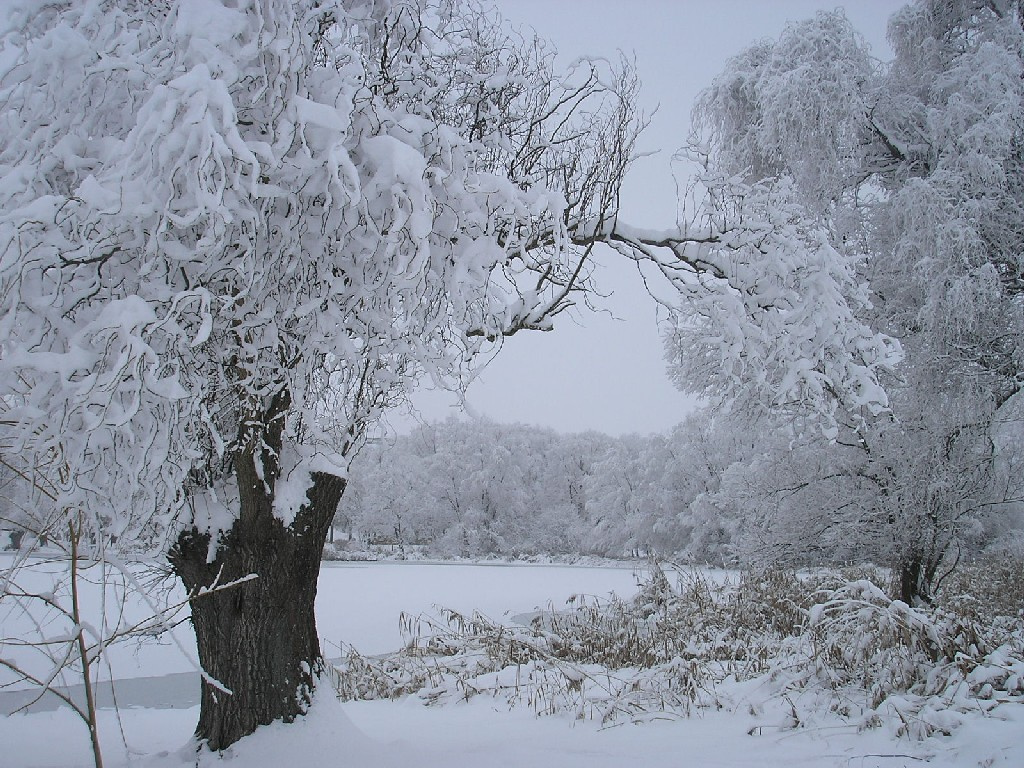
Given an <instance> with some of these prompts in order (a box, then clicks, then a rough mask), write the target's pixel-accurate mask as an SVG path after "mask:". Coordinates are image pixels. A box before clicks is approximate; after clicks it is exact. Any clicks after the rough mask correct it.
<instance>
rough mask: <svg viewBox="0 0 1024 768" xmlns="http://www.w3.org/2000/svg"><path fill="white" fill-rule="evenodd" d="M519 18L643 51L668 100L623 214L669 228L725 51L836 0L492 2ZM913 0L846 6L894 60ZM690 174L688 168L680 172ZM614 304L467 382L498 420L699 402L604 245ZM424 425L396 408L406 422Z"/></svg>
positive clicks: (660, 419) (621, 422)
mask: <svg viewBox="0 0 1024 768" xmlns="http://www.w3.org/2000/svg"><path fill="white" fill-rule="evenodd" d="M493 2H494V3H495V5H496V6H497V7H498V9H499V10H500V12H501V13H502V15H504V16H505V17H506V18H507V19H508V20H509V21H510V22H512V23H513V24H515V25H522V26H524V27H533V28H535V29H536V30H537V31H538V32H539V33H540V34H541V36H543V37H546V38H548V39H549V40H551V41H552V42H553V43H554V44H555V47H556V48H557V49H558V51H559V55H560V59H562V61H563V62H565V61H570V60H572V59H573V58H575V57H577V56H579V55H583V54H589V55H595V56H601V55H607V56H616V55H617V53H616V52H617V51H618V50H622V51H624V52H626V53H627V54H630V55H633V54H635V56H636V65H637V69H638V72H639V75H640V79H641V81H642V83H643V87H642V91H641V104H640V108H641V110H642V111H644V112H647V113H651V112H653V111H654V109H655V107H657V112H656V114H655V115H654V117H653V118H652V120H651V124H650V126H649V127H648V129H647V130H646V131H645V132H644V134H643V135H642V136H641V139H640V145H639V149H640V151H641V152H656V153H657V154H654V155H653V156H649V157H644V158H642V159H640V160H638V161H637V162H636V164H635V166H634V168H633V170H632V171H631V172H630V175H629V176H628V177H627V180H626V184H625V187H624V189H623V195H622V214H621V218H622V219H623V220H624V221H626V222H628V223H630V224H633V225H635V226H642V227H657V228H668V227H670V226H672V225H673V224H674V222H675V220H676V204H677V195H676V181H675V180H674V178H673V175H672V169H671V167H670V158H671V156H672V154H673V152H675V150H677V149H678V148H679V147H680V146H682V144H683V142H684V140H685V138H686V135H687V133H688V132H689V124H690V122H689V120H690V118H689V115H690V107H691V105H692V104H693V101H694V98H695V97H696V95H697V93H698V92H699V91H700V90H701V89H702V88H704V87H705V86H707V85H708V84H709V83H710V82H711V80H712V78H713V77H714V76H715V75H716V74H717V73H718V72H720V71H721V70H722V68H723V66H724V64H725V62H726V60H727V59H728V58H729V57H731V56H733V55H735V54H736V53H738V52H739V51H740V50H742V49H743V48H745V47H747V46H749V45H750V44H751V43H753V42H754V41H756V40H759V39H762V38H765V37H768V38H775V37H777V36H778V34H779V33H780V32H781V31H782V29H783V27H784V26H785V25H786V23H787V22H789V21H796V20H800V19H804V18H808V17H810V16H813V15H814V13H815V12H816V11H818V10H832V9H834V8H836V7H838V6H840V5H843V4H842V3H838V2H835V0H832V1H831V2H829V1H828V0H825V1H824V2H822V1H820V0H818V1H816V0H493ZM902 5H903V3H902V2H895V1H894V0H859V2H850V3H848V4H846V5H845V7H846V12H847V16H848V17H849V18H850V20H851V22H852V23H853V25H854V27H855V28H856V29H858V30H859V31H860V32H861V34H862V35H864V37H865V39H866V40H867V41H868V43H869V44H870V45H871V49H872V53H873V54H874V55H875V56H876V57H878V58H880V59H883V60H884V59H888V58H889V57H890V51H889V48H888V45H887V43H886V39H885V30H886V22H887V20H888V18H889V16H890V15H891V14H892V13H893V12H894V11H895V10H896V9H897V8H899V7H900V6H902ZM681 181H683V182H685V179H683V180H681ZM599 260H600V261H601V262H603V263H604V265H605V267H604V269H603V270H602V272H601V273H600V274H599V278H598V281H599V287H600V288H601V290H602V291H603V292H606V293H607V292H614V293H613V295H612V296H611V297H610V298H609V299H607V300H605V301H604V302H603V306H604V307H606V308H607V310H608V311H609V312H611V313H613V314H614V316H615V317H614V318H613V317H611V316H609V315H608V314H607V313H605V314H594V313H590V312H587V311H584V310H581V311H579V312H577V313H576V314H575V316H574V317H566V316H564V315H563V316H561V317H560V318H559V319H558V322H557V323H556V329H555V331H553V332H551V333H533V334H519V335H517V336H515V337H514V338H512V339H508V340H507V341H506V342H505V344H504V346H503V348H502V350H501V351H500V353H499V354H498V355H497V356H496V357H495V358H494V359H493V360H492V361H491V362H490V363H489V364H488V366H487V367H486V368H485V370H484V371H483V373H482V374H481V376H480V378H479V379H478V380H477V381H475V382H474V383H473V384H472V385H471V386H470V388H469V391H468V396H467V402H468V405H469V406H470V409H471V412H472V413H475V414H479V415H483V416H487V417H488V418H491V419H493V420H496V421H503V422H521V423H529V424H538V425H541V426H546V427H552V428H554V429H557V430H559V431H563V432H579V431H584V430H590V429H593V430H598V431H601V432H607V433H609V434H613V435H620V434H625V433H629V432H638V433H649V432H662V431H665V430H668V429H670V428H671V427H672V426H673V425H674V424H676V423H678V422H679V421H681V420H682V419H683V418H684V417H685V415H686V414H687V413H688V412H689V411H690V410H691V409H692V407H693V401H692V400H690V399H688V398H687V397H686V396H685V395H683V394H682V393H680V392H679V391H677V390H675V389H674V388H673V387H672V385H671V384H670V383H669V381H668V379H667V377H666V375H665V367H664V361H663V358H662V345H661V336H660V333H659V330H658V313H657V311H656V308H655V304H654V303H653V302H652V301H651V299H650V297H648V296H647V295H646V293H645V292H644V289H643V286H642V283H641V282H640V280H639V278H638V277H637V275H636V273H635V267H628V266H626V265H624V264H621V263H620V262H619V261H617V260H616V259H615V255H614V254H612V253H610V252H608V251H604V250H603V251H602V252H601V253H600V254H599ZM414 402H415V404H416V406H417V408H418V410H419V411H420V413H421V415H422V418H424V419H426V420H428V421H432V420H439V419H444V418H446V417H447V416H448V415H450V414H453V413H458V412H459V411H458V408H457V407H456V405H455V399H454V398H453V397H452V396H450V395H442V394H439V393H431V392H426V391H422V390H421V392H420V393H418V394H417V395H416V396H415V398H414ZM411 423H413V422H412V421H411V420H410V419H409V418H406V417H402V416H396V417H395V418H393V419H392V424H393V425H394V427H395V428H396V429H399V430H403V429H406V428H408V426H409V425H410V424H411Z"/></svg>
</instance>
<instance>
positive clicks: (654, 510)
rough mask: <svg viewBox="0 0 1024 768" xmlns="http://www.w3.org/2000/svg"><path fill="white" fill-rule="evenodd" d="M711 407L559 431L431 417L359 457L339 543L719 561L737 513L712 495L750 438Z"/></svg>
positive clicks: (349, 549)
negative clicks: (671, 421)
mask: <svg viewBox="0 0 1024 768" xmlns="http://www.w3.org/2000/svg"><path fill="white" fill-rule="evenodd" d="M714 424H715V422H714V419H712V418H711V417H710V415H709V414H707V413H704V412H702V413H699V414H695V415H694V416H693V417H691V418H690V419H689V420H687V421H686V422H684V423H683V424H680V425H679V426H678V427H676V428H675V429H673V430H672V431H671V432H670V433H669V434H667V435H647V436H639V435H627V436H623V437H619V438H613V437H610V436H608V435H601V434H597V433H583V434H573V435H560V434H557V433H555V432H552V431H550V430H545V429H539V428H536V427H530V426H526V425H508V424H497V423H493V422H489V421H486V420H474V421H458V420H454V419H451V420H448V421H446V422H444V423H437V424H425V425H422V426H420V427H419V428H417V429H416V430H414V431H413V432H412V433H410V434H409V435H399V436H395V437H393V438H388V439H385V440H383V441H381V442H375V443H374V444H372V445H369V446H367V448H366V449H364V450H363V451H362V452H361V453H360V455H359V456H358V457H357V458H356V459H355V461H354V462H353V464H352V469H351V473H350V481H349V487H348V489H347V490H346V492H345V496H344V497H343V498H342V501H341V504H340V505H339V509H338V515H337V518H336V525H337V527H339V528H340V529H341V531H342V532H343V533H344V534H346V535H345V537H344V539H343V540H341V541H338V542H336V544H335V547H334V548H329V549H328V556H337V557H360V556H362V553H364V552H366V551H367V549H377V551H378V552H379V551H381V547H375V544H376V545H383V546H384V547H386V549H385V550H384V551H390V552H393V553H394V554H396V555H398V556H403V555H404V556H411V555H412V553H414V552H425V553H426V554H428V555H430V556H433V557H437V556H442V557H492V556H500V557H529V556H535V555H548V556H550V555H598V556H604V557H614V558H620V557H638V556H643V555H646V554H649V553H658V554H660V555H662V556H678V557H680V558H683V559H686V560H691V561H696V562H714V563H721V562H722V561H723V559H725V558H727V557H728V556H729V552H728V545H729V544H730V543H731V541H732V529H733V527H734V525H735V523H736V518H735V516H728V515H724V514H722V513H721V511H720V510H716V509H714V508H713V507H712V506H711V505H710V504H709V503H707V495H708V494H709V493H713V492H714V491H715V490H716V489H717V488H718V483H719V477H720V475H721V473H723V472H724V471H725V469H726V467H727V466H728V463H729V462H738V461H740V460H741V459H742V456H743V455H745V451H746V452H749V450H750V445H749V441H748V442H747V445H746V448H745V449H743V448H742V447H741V445H740V442H741V440H740V439H739V438H737V437H735V436H732V435H730V434H729V432H728V430H727V429H726V428H725V427H724V426H722V425H719V426H718V427H717V428H716V427H715V426H714Z"/></svg>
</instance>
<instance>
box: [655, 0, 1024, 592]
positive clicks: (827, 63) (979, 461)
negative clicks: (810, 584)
mask: <svg viewBox="0 0 1024 768" xmlns="http://www.w3.org/2000/svg"><path fill="white" fill-rule="evenodd" d="M1021 19H1022V16H1021V8H1020V5H1019V4H1018V3H1016V2H994V3H990V2H980V1H979V2H974V1H973V0H964V1H963V2H955V3H941V2H931V1H930V0H921V1H920V2H916V3H913V4H911V5H908V6H907V7H906V8H904V9H903V10H902V11H901V12H900V13H898V14H897V15H896V16H895V17H894V18H893V19H892V21H891V23H890V38H891V40H892V43H893V47H894V49H895V51H896V58H895V60H894V61H893V62H892V63H891V64H889V65H887V66H882V65H880V64H878V63H876V62H874V61H873V60H872V59H871V58H870V56H869V55H868V51H867V49H866V46H865V45H864V43H863V41H862V40H861V39H860V38H859V36H858V35H857V34H856V33H855V32H854V31H853V30H852V28H851V27H850V25H849V23H848V22H847V20H846V19H845V17H844V16H843V15H842V13H841V12H833V13H820V14H818V16H817V17H816V18H814V19H812V20H810V21H806V22H802V23H799V24H793V25H791V26H790V27H788V28H787V30H786V31H785V32H784V33H783V35H782V36H781V37H780V38H779V39H778V40H777V41H773V42H766V43H763V44H760V45H758V46H755V47H754V48H752V49H750V50H749V51H747V52H746V53H744V54H742V55H740V56H739V57H737V58H736V59H734V60H733V61H732V62H731V63H730V64H729V66H728V68H727V70H726V72H725V73H724V74H723V75H721V76H720V77H719V78H717V79H716V81H715V83H714V84H713V86H712V87H711V88H710V89H709V90H708V91H706V92H705V94H704V96H703V97H702V99H701V100H700V102H699V104H698V108H697V111H696V117H697V124H698V127H699V129H700V130H701V133H700V135H699V138H698V139H695V140H694V145H693V148H694V151H701V152H704V153H706V157H707V158H708V164H709V167H710V168H713V169H715V170H716V171H717V172H718V173H719V174H721V175H722V176H727V175H729V174H732V175H734V176H735V177H738V179H740V180H739V181H731V182H730V184H733V185H739V187H740V188H749V189H750V190H751V191H757V194H760V195H764V194H768V195H772V194H775V195H780V196H784V199H785V201H786V204H787V205H788V206H790V210H791V211H792V215H793V217H794V218H793V221H794V222H798V223H796V224H795V226H796V227H797V228H798V229H800V230H802V231H804V232H814V233H816V236H817V237H819V238H820V239H821V240H820V242H821V243H822V247H823V248H826V249H830V250H833V251H835V253H837V254H840V255H841V256H840V258H838V259H836V258H830V259H828V260H827V261H825V262H823V263H826V264H831V265H836V264H846V265H847V267H846V269H848V270H849V272H848V273H847V274H848V275H849V278H850V279H851V280H853V281H864V282H865V285H867V281H868V280H870V286H871V289H872V293H871V294H869V293H868V292H867V291H866V290H865V291H864V293H863V294H861V296H862V299H863V300H862V302H861V303H860V305H859V306H854V307H852V309H853V310H854V311H855V313H856V316H857V317H859V318H862V319H864V320H865V321H867V322H868V323H869V324H871V325H873V326H876V327H880V328H881V329H883V330H885V331H886V332H887V333H889V334H890V335H891V336H893V337H895V338H897V339H899V340H900V343H901V345H902V348H903V352H904V354H905V360H904V362H903V364H902V365H901V366H900V368H899V369H898V377H897V378H895V379H893V380H891V381H889V382H887V385H886V386H887V390H888V393H889V411H888V412H877V411H874V410H873V409H865V408H863V407H860V406H859V405H858V404H857V403H856V402H854V401H849V402H842V401H841V399H840V400H838V401H836V402H838V403H839V405H840V406H842V407H840V408H838V409H837V410H836V411H834V412H833V413H834V416H835V420H836V423H835V428H834V429H833V430H831V431H830V432H829V433H828V437H829V438H831V439H832V440H833V441H835V442H829V441H819V440H816V439H814V438H813V436H812V435H810V432H809V429H808V427H807V426H806V425H800V424H799V423H797V424H796V426H793V427H788V428H784V432H783V434H784V436H785V437H784V439H783V442H784V443H785V445H783V446H778V445H776V446H774V447H772V448H770V449H769V450H767V451H766V454H765V456H764V458H763V459H762V460H760V461H759V462H758V464H757V466H756V467H746V468H736V469H734V470H732V475H733V476H732V477H731V478H730V480H729V483H727V484H726V485H727V486H728V488H729V489H731V490H730V491H729V492H730V493H731V494H732V495H734V496H737V497H739V496H743V495H744V494H751V495H750V496H749V498H755V497H756V498H758V499H760V502H759V504H754V505H753V506H754V507H755V508H760V509H761V512H762V514H763V515H765V516H764V517H762V521H769V520H772V521H775V522H774V523H773V524H772V526H771V529H770V530H769V531H768V539H767V540H770V541H773V542H774V543H775V544H779V543H780V542H781V540H782V539H784V538H785V536H784V535H783V536H782V537H781V538H780V537H779V535H778V534H779V531H780V528H779V523H780V521H783V520H789V524H788V525H787V524H786V523H782V528H781V530H790V531H792V532H793V534H794V536H795V537H796V538H794V540H793V541H792V542H791V543H792V544H798V543H799V541H798V540H799V539H800V538H803V539H805V540H806V537H807V533H808V532H809V531H811V532H815V531H816V532H819V534H820V535H818V537H817V541H816V544H817V545H819V546H820V547H821V548H822V549H823V550H824V551H828V552H831V553H833V554H837V553H839V552H841V551H846V552H851V551H858V549H859V551H860V552H861V553H862V554H863V552H864V551H865V549H867V550H869V551H872V552H874V553H875V555H876V556H882V557H885V558H887V559H889V560H890V561H891V562H892V564H893V565H894V566H895V567H896V568H897V572H898V574H899V578H898V582H899V583H898V585H897V586H898V589H899V593H900V595H901V596H902V597H903V598H904V599H905V600H908V601H909V600H913V599H917V598H919V597H927V595H928V593H929V591H930V589H932V588H933V587H934V585H935V583H936V581H937V580H938V579H940V578H941V574H942V572H943V569H944V568H945V567H946V565H947V564H948V563H949V562H951V561H953V560H955V557H956V553H957V552H958V548H959V545H960V544H961V543H964V542H968V541H969V540H970V539H971V537H972V535H974V534H976V533H977V531H978V530H979V526H981V525H982V523H983V518H984V517H985V516H986V515H990V514H991V513H992V511H993V510H997V509H999V508H1000V504H1001V503H1002V502H1003V501H1004V498H1005V497H1006V493H1005V492H1004V491H1005V487H1003V486H1000V485H999V484H998V483H994V482H992V480H993V474H992V472H993V469H994V466H995V464H994V460H995V455H996V453H995V450H994V443H993V440H992V425H993V423H994V422H995V421H998V420H999V416H998V413H999V409H1000V407H1001V406H1002V405H1003V404H1004V403H1005V402H1006V401H1007V400H1008V398H1010V397H1011V396H1012V395H1013V394H1014V393H1015V392H1017V391H1019V389H1020V387H1021V385H1022V383H1024V373H1022V371H1024V365H1022V363H1024V345H1022V344H1021V339H1022V338H1024V301H1022V296H1024V292H1022V282H1021V280H1022V275H1024V260H1022V258H1021V253H1022V249H1021V243H1022V240H1024V195H1022V190H1024V188H1022V187H1021V185H1020V170H1021V157H1022V155H1021V147H1022V143H1021V130H1022V126H1024V85H1022V83H1024V81H1022V74H1024V32H1022V28H1021ZM734 188H735V187H734ZM755 197H756V195H755ZM746 204H747V201H744V203H743V205H746ZM725 210H728V206H726V207H725ZM807 288H808V290H817V289H815V288H812V287H811V286H810V285H808V286H807ZM844 325H845V323H844ZM700 330H701V331H702V332H701V333H700V334H699V335H698V336H696V337H695V336H694V333H693V325H692V321H683V322H681V323H680V332H679V333H677V334H676V335H675V336H674V337H673V339H672V341H671V343H670V349H671V350H672V352H673V353H674V357H673V360H674V361H675V362H676V369H677V371H679V372H681V375H683V376H685V375H687V374H688V375H692V374H693V373H694V370H695V369H694V362H695V361H697V362H698V363H699V362H700V360H701V357H700V356H699V355H697V356H695V355H693V354H692V352H693V349H694V347H696V348H697V349H698V350H700V349H704V350H709V351H708V354H709V355H712V356H713V355H714V354H715V350H714V348H709V347H708V346H707V340H706V334H704V333H703V329H700ZM778 332H779V333H782V334H787V335H788V331H787V330H786V329H785V327H784V326H782V327H779V329H778ZM695 339H696V340H695ZM801 343H803V342H801ZM805 349H807V352H808V354H807V355H806V356H805V358H806V359H808V360H813V359H816V358H815V357H814V355H813V351H812V350H811V349H810V348H808V347H805ZM680 351H682V352H683V353H684V354H681V355H680V354H678V353H679V352H680ZM829 359H830V358H829V356H828V355H827V354H826V356H825V358H824V360H825V361H826V365H828V363H827V361H828V360H829ZM743 364H744V365H745V363H743ZM767 405H769V406H772V407H773V409H774V410H775V412H776V413H779V412H782V413H789V414H790V415H792V416H795V417H797V418H800V416H801V414H802V413H804V409H803V408H801V407H797V408H793V407H791V405H797V406H799V398H794V399H792V401H791V402H786V401H785V399H784V398H778V399H776V400H775V401H774V402H769V403H767ZM815 443H817V445H816V446H815ZM794 446H795V449H794ZM1000 488H1002V490H1000ZM811 512H813V515H811V514H809V513H811ZM769 513H770V514H769ZM794 515H796V517H793V516H794ZM812 516H817V519H816V521H814V520H811V519H809V518H810V517H812ZM798 520H799V522H797V521H798ZM851 537H852V538H851ZM858 538H859V540H858Z"/></svg>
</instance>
